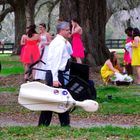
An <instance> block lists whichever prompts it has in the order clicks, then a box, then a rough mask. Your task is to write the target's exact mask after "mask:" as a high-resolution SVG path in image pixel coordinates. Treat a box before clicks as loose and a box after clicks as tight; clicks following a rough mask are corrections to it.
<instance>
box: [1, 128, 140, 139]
mask: <svg viewBox="0 0 140 140" xmlns="http://www.w3.org/2000/svg"><path fill="white" fill-rule="evenodd" d="M139 132H140V128H138V127H132V128H119V127H112V126H106V127H92V128H67V127H64V128H63V127H58V126H50V127H30V126H29V127H7V128H2V129H1V130H0V139H2V140H5V139H8V140H139V139H140V133H139Z"/></svg>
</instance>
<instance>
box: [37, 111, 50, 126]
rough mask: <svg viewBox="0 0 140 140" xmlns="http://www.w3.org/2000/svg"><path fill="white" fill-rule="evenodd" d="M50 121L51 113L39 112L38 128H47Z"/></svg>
mask: <svg viewBox="0 0 140 140" xmlns="http://www.w3.org/2000/svg"><path fill="white" fill-rule="evenodd" d="M51 119H52V111H41V114H40V117H39V122H38V126H40V125H45V126H49V125H50V122H51Z"/></svg>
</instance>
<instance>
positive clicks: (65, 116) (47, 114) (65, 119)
mask: <svg viewBox="0 0 140 140" xmlns="http://www.w3.org/2000/svg"><path fill="white" fill-rule="evenodd" d="M58 79H59V81H60V82H61V84H62V85H63V84H64V78H63V74H62V72H59V73H58ZM46 83H47V85H48V86H52V85H53V81H52V73H51V71H47V73H46ZM52 114H53V112H52V111H41V114H40V117H39V123H38V125H39V126H40V125H45V126H49V125H50V123H51V119H52ZM58 116H59V121H60V124H61V126H69V125H70V119H69V111H66V112H64V113H58Z"/></svg>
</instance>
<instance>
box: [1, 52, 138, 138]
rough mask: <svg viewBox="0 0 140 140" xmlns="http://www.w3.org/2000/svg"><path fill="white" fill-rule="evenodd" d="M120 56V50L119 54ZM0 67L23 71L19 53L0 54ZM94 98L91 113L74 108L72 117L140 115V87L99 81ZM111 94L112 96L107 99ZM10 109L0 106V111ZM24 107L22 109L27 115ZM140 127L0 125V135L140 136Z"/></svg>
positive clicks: (5, 71) (5, 72) (8, 71)
mask: <svg viewBox="0 0 140 140" xmlns="http://www.w3.org/2000/svg"><path fill="white" fill-rule="evenodd" d="M119 56H120V59H121V60H122V56H123V54H122V53H121V54H119ZM0 61H1V62H2V71H1V73H0V76H1V75H2V76H7V75H11V74H23V66H22V64H21V63H20V62H19V57H18V56H10V55H0ZM96 89H97V102H98V103H99V106H100V107H99V110H98V111H97V112H94V113H87V112H84V111H83V110H82V109H79V108H77V109H76V110H75V111H74V112H72V114H73V115H74V116H75V117H77V116H78V117H80V118H88V117H92V115H99V116H105V115H118V114H120V115H121V114H122V115H134V116H135V115H140V109H139V107H140V87H139V86H136V85H130V86H103V85H98V86H97V87H96ZM16 90H17V88H16V87H10V86H9V87H3V86H1V87H0V92H2V91H3V92H10V93H14V92H15V91H16ZM109 95H111V96H112V99H108V96H109ZM12 110H14V108H13V109H12ZM12 110H10V109H7V108H5V110H4V107H3V106H2V107H1V106H0V113H2V112H8V111H9V112H11V111H12ZM25 110H26V109H22V110H20V109H19V110H18V111H23V112H24V113H25V115H26V111H25ZM139 132H140V128H139V127H138V126H136V127H130V128H123V127H114V126H105V127H92V128H67V127H64V128H62V127H59V126H50V127H30V126H26V127H19V126H18V127H2V128H0V139H2V140H5V139H6V140H46V139H50V140H56V139H57V140H65V139H67V140H139V139H140V133H139Z"/></svg>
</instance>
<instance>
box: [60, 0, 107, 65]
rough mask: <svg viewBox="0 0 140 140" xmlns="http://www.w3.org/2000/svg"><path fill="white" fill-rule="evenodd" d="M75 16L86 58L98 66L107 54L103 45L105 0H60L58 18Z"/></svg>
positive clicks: (68, 18) (67, 18)
mask: <svg viewBox="0 0 140 140" xmlns="http://www.w3.org/2000/svg"><path fill="white" fill-rule="evenodd" d="M73 17H76V18H78V19H79V21H80V25H81V26H82V28H83V35H82V37H83V41H84V46H85V48H86V51H87V59H88V60H89V62H90V64H91V65H92V66H100V65H102V64H103V63H104V62H105V60H106V59H107V58H108V56H109V50H108V49H107V48H106V47H105V25H106V0H102V1H99V0H93V1H91V0H62V1H61V4H60V18H62V19H66V20H70V19H72V18H73Z"/></svg>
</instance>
